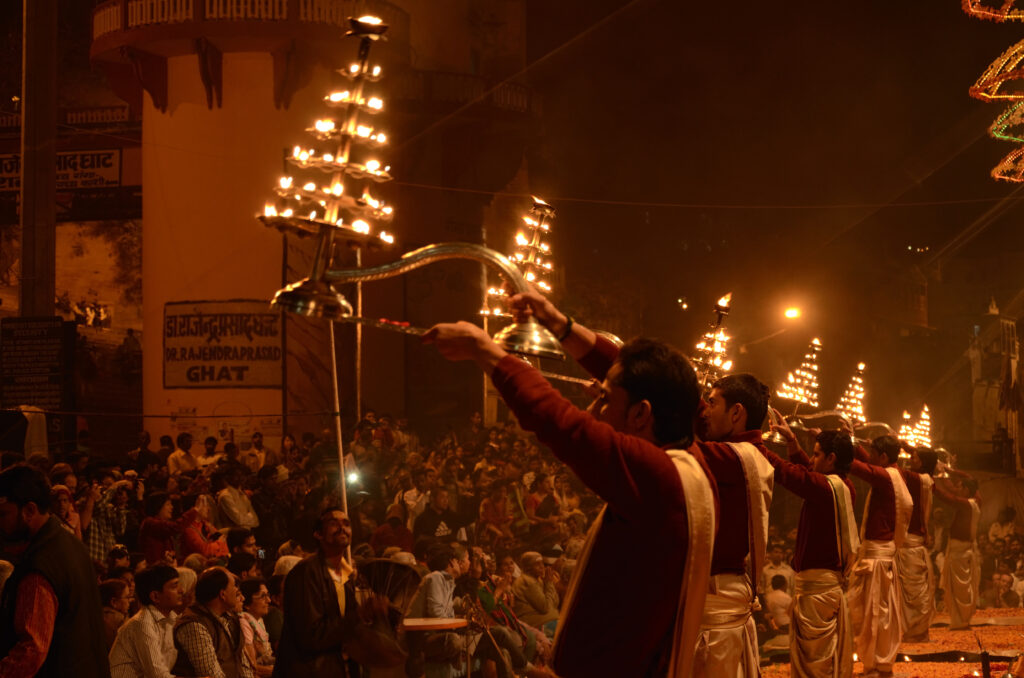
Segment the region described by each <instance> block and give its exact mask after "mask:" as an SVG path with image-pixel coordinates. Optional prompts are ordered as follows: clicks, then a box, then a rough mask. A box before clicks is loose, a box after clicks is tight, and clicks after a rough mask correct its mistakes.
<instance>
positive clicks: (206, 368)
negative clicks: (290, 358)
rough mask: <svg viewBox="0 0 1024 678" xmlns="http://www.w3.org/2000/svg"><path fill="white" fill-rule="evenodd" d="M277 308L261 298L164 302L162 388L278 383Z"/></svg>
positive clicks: (280, 350) (272, 385)
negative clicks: (260, 299)
mask: <svg viewBox="0 0 1024 678" xmlns="http://www.w3.org/2000/svg"><path fill="white" fill-rule="evenodd" d="M281 323H282V320H281V313H280V312H279V311H272V310H270V305H269V304H268V303H267V302H266V301H259V300H251V299H236V300H231V301H176V302H168V303H167V304H165V305H164V326H163V336H164V388H280V387H281V369H282V359H283V357H284V351H283V348H282V344H283V342H282V327H281Z"/></svg>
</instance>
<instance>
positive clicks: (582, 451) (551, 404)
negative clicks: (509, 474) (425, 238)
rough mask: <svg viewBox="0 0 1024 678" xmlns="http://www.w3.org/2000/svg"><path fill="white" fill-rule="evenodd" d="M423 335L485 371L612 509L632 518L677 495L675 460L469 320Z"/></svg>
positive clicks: (522, 418)
mask: <svg viewBox="0 0 1024 678" xmlns="http://www.w3.org/2000/svg"><path fill="white" fill-rule="evenodd" d="M423 341H424V343H427V344H435V345H437V348H438V350H439V351H440V352H441V355H443V356H444V357H445V358H448V359H449V360H474V361H476V363H477V364H478V365H480V367H481V368H482V369H483V370H484V371H485V372H486V373H487V374H489V375H491V379H492V380H493V382H494V385H495V386H496V387H497V389H498V391H499V392H500V393H501V395H502V398H503V399H504V400H505V402H506V403H507V404H508V406H509V408H510V409H511V410H512V412H513V413H514V414H515V415H516V418H517V419H518V420H519V424H520V425H521V426H522V427H523V428H524V429H526V430H527V431H531V432H533V433H535V434H536V435H537V437H538V439H540V441H541V442H543V443H545V444H546V445H548V446H549V447H551V449H552V451H553V452H554V453H555V455H556V456H558V458H559V459H561V460H562V461H564V462H565V463H566V464H568V465H569V466H570V467H571V468H572V469H573V470H574V471H575V472H576V474H577V475H578V476H579V477H580V479H582V480H583V482H584V483H586V484H587V486H588V487H590V488H591V489H592V490H593V491H594V492H596V493H597V494H598V495H599V496H600V497H601V498H602V499H604V500H605V501H607V502H608V503H609V504H612V506H613V507H614V508H615V509H616V510H617V511H618V512H620V513H622V514H623V515H626V516H632V517H639V516H641V515H648V514H649V513H650V511H653V510H659V508H660V510H664V508H665V507H655V506H653V505H652V502H651V501H650V498H651V497H653V496H671V497H679V496H680V493H679V475H678V473H677V471H676V469H675V464H674V462H673V461H672V460H671V459H670V458H669V457H668V455H667V454H665V452H664V451H663V450H662V449H661V448H659V447H657V446H655V445H654V444H652V443H649V442H646V441H644V440H642V439H640V438H637V437H635V436H629V435H625V434H622V433H618V432H616V431H615V429H613V428H612V427H611V426H610V425H608V424H606V423H603V422H599V421H598V420H597V419H595V418H594V417H593V416H591V415H590V414H588V413H586V412H583V411H582V410H580V409H578V408H577V407H576V406H575V405H573V404H572V403H570V402H569V401H568V400H566V399H565V398H563V397H562V395H561V394H560V393H559V392H558V391H557V390H555V389H554V388H553V387H552V386H551V384H549V383H548V382H547V380H545V379H544V377H543V376H541V374H540V372H538V371H537V370H536V369H534V368H533V366H531V365H529V364H528V363H525V362H523V361H522V360H519V359H518V358H515V357H512V356H509V355H508V354H507V353H505V351H504V350H503V349H502V348H501V347H500V346H498V345H497V344H495V343H494V342H493V341H492V340H491V338H490V337H489V336H487V334H486V333H485V332H484V331H483V330H482V329H480V328H479V327H477V326H476V325H473V324H472V323H467V322H459V323H454V324H442V325H436V326H435V327H433V328H431V330H430V331H429V332H427V334H425V335H424V337H423ZM680 501H681V500H680ZM669 508H675V509H682V507H681V506H679V507H669Z"/></svg>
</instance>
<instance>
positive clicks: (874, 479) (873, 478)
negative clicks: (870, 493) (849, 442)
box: [850, 459, 892, 488]
mask: <svg viewBox="0 0 1024 678" xmlns="http://www.w3.org/2000/svg"><path fill="white" fill-rule="evenodd" d="M850 475H852V476H857V477H858V478H860V479H861V480H863V481H864V482H866V483H867V484H869V485H871V486H872V487H883V488H884V487H891V486H892V479H891V478H890V477H889V472H888V471H886V470H885V468H884V467H882V466H877V465H875V464H867V463H865V462H863V461H861V460H860V459H854V460H853V463H852V464H850Z"/></svg>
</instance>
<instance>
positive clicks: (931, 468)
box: [917, 447, 939, 475]
mask: <svg viewBox="0 0 1024 678" xmlns="http://www.w3.org/2000/svg"><path fill="white" fill-rule="evenodd" d="M917 458H918V459H920V460H921V473H927V474H928V475H931V474H933V473H935V465H936V464H938V463H939V454H938V453H937V452H936V451H935V450H933V449H932V448H930V447H919V448H917Z"/></svg>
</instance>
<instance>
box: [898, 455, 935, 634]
mask: <svg viewBox="0 0 1024 678" xmlns="http://www.w3.org/2000/svg"><path fill="white" fill-rule="evenodd" d="M922 456H923V458H922ZM914 460H915V461H916V462H917V464H918V466H917V470H916V471H912V470H909V469H900V474H901V475H902V476H903V481H904V482H905V483H906V484H907V490H908V491H909V492H910V498H911V500H913V502H914V512H913V513H912V514H911V516H910V524H909V525H908V526H907V536H906V538H905V539H904V540H903V545H902V546H900V548H898V549H896V572H897V574H898V575H899V578H900V591H901V594H902V600H903V619H904V621H905V622H906V628H905V629H904V632H903V641H904V642H907V643H921V642H927V641H928V628H929V627H930V626H931V623H932V617H933V616H934V614H935V581H934V577H933V576H932V561H931V558H930V557H929V555H928V546H929V545H930V543H929V538H928V519H929V517H930V514H931V508H932V484H933V483H932V477H931V475H929V471H930V470H932V469H934V468H935V452H932V451H931V450H928V449H926V448H921V449H919V450H917V451H915V452H914ZM922 464H926V465H925V466H922Z"/></svg>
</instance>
